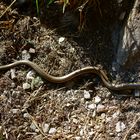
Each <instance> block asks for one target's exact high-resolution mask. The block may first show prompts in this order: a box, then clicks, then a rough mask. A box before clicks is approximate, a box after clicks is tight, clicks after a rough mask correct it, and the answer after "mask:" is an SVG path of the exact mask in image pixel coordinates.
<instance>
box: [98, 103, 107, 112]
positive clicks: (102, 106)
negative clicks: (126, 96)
mask: <svg viewBox="0 0 140 140" xmlns="http://www.w3.org/2000/svg"><path fill="white" fill-rule="evenodd" d="M104 110H105V106H104V105H102V104H98V105H97V112H103V111H104Z"/></svg>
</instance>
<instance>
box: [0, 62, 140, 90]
mask: <svg viewBox="0 0 140 140" xmlns="http://www.w3.org/2000/svg"><path fill="white" fill-rule="evenodd" d="M18 65H28V66H29V67H31V68H33V69H34V70H35V71H36V72H37V73H38V74H39V75H40V76H41V77H42V78H43V79H45V80H47V81H49V82H52V83H65V82H68V81H70V80H72V79H74V78H76V77H77V76H82V75H83V74H96V75H98V76H99V77H100V78H101V80H102V82H103V84H104V86H105V87H107V88H108V89H110V90H115V91H119V90H132V89H140V83H122V84H117V85H113V84H112V83H111V82H110V81H109V80H108V77H107V75H106V74H105V73H104V71H103V70H101V69H100V68H98V67H90V66H89V67H84V68H82V69H78V70H75V71H73V72H71V73H69V74H67V75H65V76H61V77H55V76H52V75H49V74H48V73H46V72H45V71H44V70H43V69H41V68H40V67H39V66H38V65H37V64H35V63H33V62H31V61H28V60H20V61H16V62H14V63H11V64H8V65H2V66H0V71H3V70H7V69H10V68H13V67H15V66H18Z"/></svg>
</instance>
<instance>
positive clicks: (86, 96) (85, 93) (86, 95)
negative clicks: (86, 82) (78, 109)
mask: <svg viewBox="0 0 140 140" xmlns="http://www.w3.org/2000/svg"><path fill="white" fill-rule="evenodd" d="M84 98H85V99H87V100H88V99H90V98H91V95H90V93H89V92H88V91H87V90H84Z"/></svg>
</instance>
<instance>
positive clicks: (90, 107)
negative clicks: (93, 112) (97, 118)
mask: <svg viewBox="0 0 140 140" xmlns="http://www.w3.org/2000/svg"><path fill="white" fill-rule="evenodd" d="M88 108H89V109H95V108H96V104H90V105H88Z"/></svg>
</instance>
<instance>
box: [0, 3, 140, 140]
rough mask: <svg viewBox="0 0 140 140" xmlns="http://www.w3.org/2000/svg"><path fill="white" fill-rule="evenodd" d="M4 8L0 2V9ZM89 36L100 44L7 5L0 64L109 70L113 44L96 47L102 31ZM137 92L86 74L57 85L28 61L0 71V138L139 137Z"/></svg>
mask: <svg viewBox="0 0 140 140" xmlns="http://www.w3.org/2000/svg"><path fill="white" fill-rule="evenodd" d="M5 9H6V8H5V5H4V4H3V3H0V13H3V11H4V10H5ZM97 34H99V32H97ZM94 37H95V42H98V41H100V45H98V46H99V48H98V49H97V48H96V49H93V48H92V51H93V50H95V51H96V52H93V53H91V50H90V49H89V48H84V47H81V46H80V43H77V42H76V41H75V40H73V38H72V37H64V36H62V35H59V34H57V33H56V32H55V30H53V29H49V28H46V27H44V26H43V25H42V24H41V23H40V20H39V19H38V18H36V17H30V16H23V15H19V14H18V12H16V11H14V10H9V11H8V12H7V13H6V14H5V15H4V16H3V17H1V19H0V65H5V64H9V63H11V62H13V61H14V60H15V59H16V60H21V59H28V60H31V61H33V62H35V63H36V64H38V65H39V66H40V67H41V68H43V69H44V70H46V72H48V73H49V74H51V75H54V76H62V75H66V74H68V73H70V72H72V71H74V70H76V69H79V68H82V67H85V66H89V65H90V66H91V65H92V66H93V65H97V64H102V65H103V67H104V68H106V69H107V72H109V73H110V72H111V71H112V69H111V68H112V67H111V66H110V67H109V65H110V61H109V60H110V58H111V57H112V54H113V52H112V49H111V47H109V48H108V52H109V53H104V52H105V51H104V52H102V53H100V51H101V50H102V48H101V47H100V46H104V49H106V46H107V45H106V44H105V43H104V42H101V41H102V37H99V36H98V38H96V35H95V36H94ZM76 40H77V39H76ZM84 43H85V42H84ZM88 43H89V42H88ZM85 44H86V43H85ZM91 54H92V55H93V54H95V55H94V56H92V55H91ZM136 93H137V92H135V95H134V92H132V93H131V94H125V93H124V92H123V91H121V92H118V93H116V92H113V91H109V90H108V89H107V88H105V87H104V86H103V84H102V81H101V80H100V79H99V78H98V77H96V76H91V75H86V76H83V77H80V78H78V79H75V80H73V81H70V82H68V83H64V84H60V85H59V84H52V83H50V82H48V81H44V80H43V79H41V77H39V75H37V74H36V73H35V72H34V71H33V70H32V69H31V68H29V67H28V66H18V67H16V68H13V69H9V70H7V71H1V72H0V140H4V139H7V140H22V139H27V140H57V139H60V140H61V139H62V140H66V139H68V140H69V139H70V140H127V139H129V140H138V139H140V132H139V129H140V100H139V95H137V94H136Z"/></svg>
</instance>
